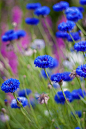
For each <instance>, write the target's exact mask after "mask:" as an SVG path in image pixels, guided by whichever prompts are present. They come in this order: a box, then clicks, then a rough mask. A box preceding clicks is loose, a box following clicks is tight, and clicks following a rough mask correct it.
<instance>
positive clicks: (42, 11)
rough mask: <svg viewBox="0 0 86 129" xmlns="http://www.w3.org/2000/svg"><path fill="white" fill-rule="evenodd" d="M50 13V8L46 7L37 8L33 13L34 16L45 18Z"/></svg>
mask: <svg viewBox="0 0 86 129" xmlns="http://www.w3.org/2000/svg"><path fill="white" fill-rule="evenodd" d="M49 13H50V8H49V7H47V6H42V7H40V8H37V9H36V10H35V11H34V14H35V15H37V16H40V15H42V16H47V15H48V14H49Z"/></svg>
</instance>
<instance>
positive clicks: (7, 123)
mask: <svg viewBox="0 0 86 129" xmlns="http://www.w3.org/2000/svg"><path fill="white" fill-rule="evenodd" d="M4 116H5V114H4ZM5 118H6V116H5ZM6 125H7V128H8V129H11V128H10V125H9V122H8V120H6Z"/></svg>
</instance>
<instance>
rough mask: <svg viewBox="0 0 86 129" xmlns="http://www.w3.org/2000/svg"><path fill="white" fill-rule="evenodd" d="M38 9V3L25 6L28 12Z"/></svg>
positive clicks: (39, 5)
mask: <svg viewBox="0 0 86 129" xmlns="http://www.w3.org/2000/svg"><path fill="white" fill-rule="evenodd" d="M39 7H41V4H40V3H29V4H27V5H26V8H27V9H29V10H34V9H37V8H39Z"/></svg>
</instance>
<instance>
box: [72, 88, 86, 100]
mask: <svg viewBox="0 0 86 129" xmlns="http://www.w3.org/2000/svg"><path fill="white" fill-rule="evenodd" d="M71 94H72V97H73V99H74V100H75V99H80V97H82V98H84V95H86V93H85V91H84V90H83V91H82V89H75V90H73V91H72V92H71Z"/></svg>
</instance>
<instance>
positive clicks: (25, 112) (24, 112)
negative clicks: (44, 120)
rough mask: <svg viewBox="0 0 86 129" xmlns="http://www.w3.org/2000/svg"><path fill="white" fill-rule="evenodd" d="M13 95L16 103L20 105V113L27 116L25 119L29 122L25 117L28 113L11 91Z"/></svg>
mask: <svg viewBox="0 0 86 129" xmlns="http://www.w3.org/2000/svg"><path fill="white" fill-rule="evenodd" d="M13 96H14V98H15V99H16V101H17V102H18V104H19V105H20V106H21V108H20V110H21V112H22V114H23V115H24V116H25V117H26V118H27V120H28V121H29V122H31V120H30V119H29V118H28V117H27V115H28V113H27V111H26V110H25V109H24V108H23V106H22V104H21V103H20V102H19V101H18V99H17V97H16V95H15V93H13Z"/></svg>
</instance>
